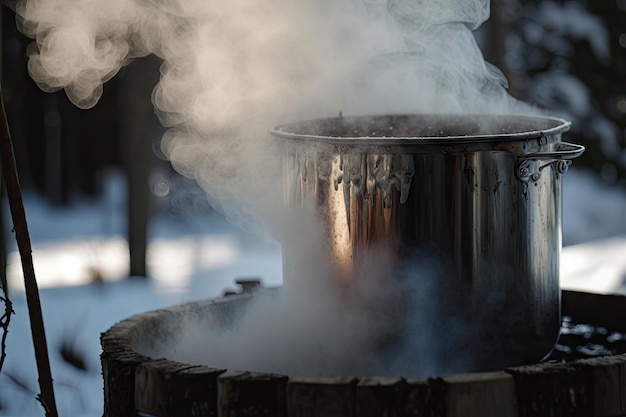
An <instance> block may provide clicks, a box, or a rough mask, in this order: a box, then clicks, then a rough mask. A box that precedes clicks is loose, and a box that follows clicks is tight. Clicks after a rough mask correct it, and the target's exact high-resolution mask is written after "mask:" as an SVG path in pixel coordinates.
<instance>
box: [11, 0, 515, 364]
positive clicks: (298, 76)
mask: <svg viewBox="0 0 626 417" xmlns="http://www.w3.org/2000/svg"><path fill="white" fill-rule="evenodd" d="M17 11H18V26H19V27H20V29H21V30H22V31H23V32H24V33H25V34H26V35H27V36H29V37H32V38H33V39H35V42H34V43H33V44H32V45H31V48H30V49H29V57H30V60H29V64H28V69H29V72H30V74H31V76H32V78H33V79H34V80H35V82H37V84H38V85H39V86H40V87H41V88H42V89H43V90H45V91H56V90H59V89H65V91H66V93H67V95H68V97H69V98H70V100H71V101H72V102H73V103H74V104H75V105H76V106H78V107H81V108H89V107H92V106H94V105H95V104H96V103H97V101H98V99H99V98H100V96H101V94H102V90H103V83H105V82H106V81H108V80H109V79H111V78H112V77H113V76H114V75H115V74H116V73H117V72H118V71H119V69H120V68H121V67H123V66H124V65H126V64H128V63H129V62H130V61H131V60H133V59H135V58H139V57H142V56H145V55H148V54H154V55H157V56H159V57H160V58H162V59H163V60H164V63H163V65H162V67H161V80H160V83H159V84H158V85H157V87H156V88H155V90H154V92H153V96H152V100H153V103H154V106H155V111H156V112H157V113H158V115H159V117H160V120H161V122H162V123H163V124H164V125H165V126H166V127H169V128H170V130H169V131H168V132H167V133H166V135H165V136H164V138H163V140H162V148H163V150H164V152H165V154H166V155H167V156H168V157H169V159H170V160H171V162H172V164H173V166H174V168H175V169H176V170H178V171H179V172H180V173H182V174H184V175H185V176H187V177H190V178H193V179H195V180H197V181H198V183H199V184H200V185H201V186H202V187H203V188H204V189H205V191H206V192H207V196H208V198H209V200H210V202H211V204H212V205H213V206H215V207H216V208H218V209H219V210H221V211H223V212H224V213H225V214H226V215H227V217H229V218H230V219H231V220H232V221H233V222H235V223H237V224H239V225H240V226H242V227H244V228H248V229H260V228H268V229H269V230H270V231H271V233H272V234H273V235H274V236H275V237H277V239H278V240H279V241H281V242H282V243H283V244H293V245H302V246H305V247H303V248H302V251H301V253H302V259H297V260H293V262H294V263H295V264H296V265H298V267H299V269H300V270H301V271H302V273H301V275H302V276H301V280H302V281H303V282H304V283H305V284H304V286H305V287H306V290H305V291H302V292H303V293H304V294H306V297H305V299H306V300H308V301H307V302H306V303H299V302H297V301H291V302H288V303H285V305H283V307H284V311H282V313H281V314H273V313H267V309H266V310H262V311H265V313H266V314H264V315H261V316H259V317H265V318H267V319H268V320H270V319H273V320H274V322H273V323H272V324H271V326H272V327H273V328H275V329H280V328H283V329H285V334H286V335H284V336H282V337H278V336H276V335H275V339H276V340H279V341H280V342H281V343H283V345H282V346H289V345H290V343H292V342H293V340H295V339H296V338H297V337H299V336H298V334H294V335H292V336H290V335H289V334H290V332H293V333H297V328H299V329H300V330H302V331H303V332H304V333H307V332H309V331H310V329H312V328H315V327H316V326H317V327H318V328H320V329H328V328H329V327H328V326H326V324H329V323H332V322H333V320H332V319H331V317H341V316H342V314H344V317H345V314H346V312H347V310H346V309H347V307H346V306H342V305H341V302H338V301H337V299H336V297H333V296H331V294H332V291H329V290H328V288H330V287H329V286H328V285H329V284H328V281H330V279H328V276H327V275H328V273H325V271H324V268H323V267H322V266H320V265H323V262H321V263H320V262H319V261H320V260H323V256H322V255H321V254H316V251H317V252H318V251H319V249H318V248H319V247H320V246H321V245H318V243H319V240H317V239H316V238H315V236H316V235H319V232H318V231H319V230H320V226H319V225H317V224H315V223H314V222H313V221H312V220H310V218H313V217H314V216H309V217H310V218H309V219H308V220H307V219H303V218H301V217H300V216H299V215H296V214H294V213H289V212H287V211H286V209H285V208H284V207H282V206H281V204H280V203H281V201H282V198H281V196H280V192H281V160H280V152H277V148H276V147H277V144H276V143H274V142H272V140H271V138H269V137H268V134H267V131H268V129H269V128H270V127H272V126H274V125H277V124H279V123H286V122H291V121H297V120H302V119H307V118H314V117H325V116H336V115H337V114H338V113H339V112H342V113H343V114H344V115H350V114H355V115H357V114H376V113H393V112H403V113H419V112H426V113H438V112H468V111H471V112H491V113H494V112H503V111H506V112H515V111H517V110H519V109H520V108H521V107H520V104H519V103H517V102H516V101H515V100H513V99H512V98H510V97H509V96H508V95H507V93H506V89H505V86H506V81H505V80H504V77H503V76H502V74H501V73H500V72H499V70H497V69H496V68H494V67H492V66H491V65H489V64H488V63H486V62H485V61H484V60H483V57H482V54H481V52H480V49H479V48H478V46H477V44H476V41H475V39H474V36H473V34H472V30H474V29H476V28H477V27H479V26H480V25H481V23H483V22H484V21H485V20H486V19H487V18H488V16H489V0H413V1H411V0H273V1H266V0H229V1H217V0H178V1H176V0H80V1H76V0H22V1H20V3H19V4H18V7H17ZM305 217H306V216H305ZM259 218H260V219H262V220H263V222H259V221H258V220H257V219H259ZM259 225H263V226H262V227H260V226H259ZM300 236H307V237H308V238H309V239H308V240H307V242H305V243H303V242H302V239H298V237H300ZM316 285H317V286H318V287H319V288H316V289H315V292H314V294H313V295H311V289H312V288H315V286H316ZM373 287H375V288H376V291H375V292H374V293H376V294H379V293H380V286H379V285H378V284H376V285H374V286H373ZM365 292H367V291H365ZM316 295H317V297H316ZM364 299H367V297H365V298H364ZM294 300H297V298H294ZM312 300H315V301H312ZM303 305H304V306H306V307H307V308H305V309H304V310H299V311H301V312H300V313H298V314H291V313H290V311H295V310H297V309H298V307H302V306H303ZM357 310H358V309H357ZM329 311H330V312H333V314H332V315H328V314H327V313H328V312H329ZM422 313H426V311H423V312H422ZM291 316H296V317H300V318H302V320H300V321H298V320H296V321H295V322H292V323H288V320H289V318H290V317H291ZM350 317H352V318H346V322H345V323H344V324H345V325H346V327H349V328H353V329H357V330H355V332H359V331H365V326H364V323H363V322H362V320H361V319H356V318H354V316H353V315H352V316H350ZM315 318H319V321H318V322H316V319H315ZM252 323H253V324H252V325H251V327H250V329H252V328H256V326H259V327H260V326H262V323H259V322H258V321H256V322H254V321H253V322H252ZM322 323H326V324H322ZM369 325H371V322H370V323H369ZM302 331H301V332H300V333H299V335H302V334H303V332H302ZM253 333H254V332H252V333H248V336H245V335H244V336H242V337H252V336H250V334H253ZM322 333H323V332H322ZM315 334H317V333H315ZM352 334H353V333H352ZM259 336H260V337H261V338H266V337H267V334H265V335H260V334H259ZM319 336H320V337H321V336H323V335H319ZM346 339H350V338H346ZM307 340H308V342H309V343H308V345H307V346H315V344H314V343H313V341H311V340H310V339H307ZM351 340H353V341H354V340H361V339H360V337H356V336H355V337H354V338H352V339H351ZM344 342H346V344H348V345H352V344H354V343H352V342H351V341H350V340H344ZM251 343H252V342H251V341H250V340H247V343H246V345H247V346H250V344H251ZM258 345H259V346H260V347H262V346H263V344H262V343H261V344H258ZM265 347H266V349H265V350H263V351H264V352H265V353H266V354H267V355H271V356H272V357H273V358H274V359H277V358H281V357H284V355H286V353H285V351H284V349H282V350H281V349H280V348H279V347H278V346H277V345H276V343H274V344H272V345H266V346H265ZM413 347H414V348H415V349H418V348H417V347H415V346H413ZM345 348H346V345H345V344H342V343H338V344H336V346H335V347H334V349H336V350H335V352H336V353H338V355H335V357H345V355H341V354H339V353H340V352H345V351H346V350H345ZM226 350H228V349H226ZM259 350H261V348H259ZM313 350H314V349H313ZM326 353H327V354H328V355H327V357H333V355H331V354H330V353H329V352H326ZM292 354H293V355H298V353H297V352H293V351H292ZM308 356H314V352H311V351H308V352H302V354H301V355H300V357H301V358H302V357H304V358H306V357H308ZM304 358H302V359H304ZM270 362H271V361H270ZM217 366H220V365H219V364H218V365H217ZM251 368H252V366H251Z"/></svg>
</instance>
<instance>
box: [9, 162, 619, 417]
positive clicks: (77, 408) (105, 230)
mask: <svg viewBox="0 0 626 417" xmlns="http://www.w3.org/2000/svg"><path fill="white" fill-rule="evenodd" d="M119 182H120V178H119V177H118V176H115V175H114V176H112V177H111V181H110V183H109V187H110V189H107V191H106V192H105V193H104V197H103V198H102V201H100V202H98V203H93V202H92V203H89V202H86V201H80V202H77V203H76V204H75V205H73V207H72V208H71V209H70V210H59V209H55V208H52V207H50V206H49V205H47V204H46V203H45V202H44V201H42V200H41V199H39V198H37V197H36V196H32V195H26V196H25V205H26V210H27V216H28V220H29V227H30V232H31V237H32V240H33V258H34V263H35V269H36V272H37V278H38V282H39V286H40V289H41V302H42V309H43V311H44V316H45V325H46V333H47V337H48V345H49V350H50V359H51V367H52V373H53V377H54V380H55V391H56V397H57V403H58V404H57V405H58V409H59V413H60V415H61V416H72V417H74V416H76V417H80V416H100V415H102V410H103V392H102V376H101V373H100V361H99V355H100V343H99V337H100V333H101V332H104V331H106V330H107V329H108V328H110V327H111V326H112V325H113V324H115V323H116V322H117V321H119V320H122V319H125V318H127V317H129V316H131V315H133V314H136V313H141V312H144V311H149V310H153V309H156V308H160V307H165V306H171V305H174V304H178V303H182V302H186V301H190V300H195V299H203V298H210V297H216V296H219V295H221V294H222V292H223V291H224V289H226V288H229V287H230V288H233V281H234V279H235V278H239V277H250V276H257V277H261V278H263V280H264V283H265V284H266V285H268V286H274V285H279V284H280V282H281V281H280V280H281V260H280V248H279V247H278V246H277V245H272V244H269V243H267V242H259V241H256V240H254V239H253V238H252V237H251V236H250V235H247V234H245V233H242V232H239V231H237V230H236V229H235V228H233V227H232V226H230V225H228V224H227V223H225V222H224V221H223V220H221V219H220V218H217V217H215V218H212V219H208V218H200V217H197V218H189V219H184V220H182V219H173V218H171V217H167V216H166V215H159V216H157V217H156V218H155V219H154V220H153V222H152V223H151V229H150V230H151V237H150V243H149V247H148V270H149V273H150V274H151V275H152V276H153V279H152V280H142V279H132V280H126V279H122V278H123V277H125V276H126V274H127V272H128V269H127V268H128V267H127V263H128V254H127V253H126V252H127V245H126V243H125V241H124V235H123V231H124V221H123V218H122V213H123V209H124V202H123V201H121V199H120V198H119V195H120V194H122V195H123V193H120V190H121V188H120V187H121V184H120V183H119ZM563 207H564V213H563V235H564V242H565V243H566V244H573V243H576V244H574V245H571V246H566V247H565V248H564V250H563V256H562V267H561V269H562V285H563V287H566V288H572V289H578V290H584V291H596V292H623V293H626V286H625V285H624V281H625V280H626V257H625V256H624V254H625V253H626V194H625V193H624V191H623V190H618V189H614V188H611V187H608V186H605V185H603V184H601V183H600V182H599V180H597V179H596V178H595V177H593V176H591V175H590V174H587V173H585V172H583V171H576V170H573V169H572V170H570V172H569V173H568V174H567V176H566V177H565V180H564V195H563ZM96 273H99V274H100V275H102V277H103V278H104V279H105V282H104V283H102V284H91V283H90V282H91V281H92V278H93V277H94V276H95V274H96ZM8 275H9V280H10V283H11V289H12V293H11V298H12V300H13V303H14V308H15V312H16V313H15V315H14V316H13V320H12V322H11V327H10V333H9V337H8V346H7V360H6V362H5V365H4V369H3V371H2V374H0V416H25V417H28V416H42V415H44V413H43V410H42V408H41V406H40V405H39V403H38V402H37V400H36V399H35V397H36V393H37V392H39V388H38V386H37V372H36V365H35V360H34V353H33V348H32V341H31V338H30V333H29V332H30V330H29V329H30V327H29V321H28V314H27V311H26V302H25V298H24V294H23V292H22V286H23V284H22V283H21V282H22V281H21V280H22V276H21V271H20V265H19V258H18V256H17V254H16V253H11V255H10V265H9V268H8ZM63 344H65V345H66V346H71V347H72V348H73V349H75V351H76V353H77V354H78V356H79V357H83V358H84V360H85V364H84V367H85V370H80V369H77V368H76V367H73V366H70V365H69V364H68V363H67V362H66V361H64V360H63V359H62V357H61V354H60V350H61V349H60V347H61V346H62V345H63Z"/></svg>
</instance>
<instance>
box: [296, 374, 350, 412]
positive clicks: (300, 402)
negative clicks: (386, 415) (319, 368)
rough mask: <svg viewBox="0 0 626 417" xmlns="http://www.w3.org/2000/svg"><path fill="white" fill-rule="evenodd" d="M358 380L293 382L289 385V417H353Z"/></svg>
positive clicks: (311, 379)
mask: <svg viewBox="0 0 626 417" xmlns="http://www.w3.org/2000/svg"><path fill="white" fill-rule="evenodd" d="M356 382H357V380H356V379H354V378H294V379H291V380H289V383H288V384H287V415H289V416H290V417H323V416H325V417H340V416H341V417H352V416H354V415H355V413H354V395H355V385H356Z"/></svg>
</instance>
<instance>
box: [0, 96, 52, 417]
mask: <svg viewBox="0 0 626 417" xmlns="http://www.w3.org/2000/svg"><path fill="white" fill-rule="evenodd" d="M0 158H1V161H2V173H3V176H4V182H5V184H6V187H7V196H8V199H9V207H10V208H11V217H12V218H13V228H14V230H15V238H16V239H17V247H18V249H19V252H20V258H21V259H22V271H24V287H25V289H26V303H27V304H28V315H29V317H30V330H31V333H32V336H33V345H34V347H35V360H36V361H37V371H38V372H39V388H40V389H41V395H40V396H39V400H40V401H41V403H42V405H43V407H44V409H45V412H46V417H57V416H58V413H57V406H56V401H55V399H54V388H53V386H52V373H51V372H50V360H49V358H48V344H47V343H46V333H45V329H44V326H43V315H42V313H41V302H40V300H39V289H38V288H37V280H36V279H35V268H34V267H33V257H32V249H31V245H30V237H29V234H28V226H27V225H26V213H25V212H24V203H23V201H22V192H21V190H20V182H19V179H18V176H17V167H16V164H15V154H14V153H13V142H12V141H11V135H10V133H9V125H8V123H7V119H6V114H5V112H4V100H3V99H2V90H1V89H0Z"/></svg>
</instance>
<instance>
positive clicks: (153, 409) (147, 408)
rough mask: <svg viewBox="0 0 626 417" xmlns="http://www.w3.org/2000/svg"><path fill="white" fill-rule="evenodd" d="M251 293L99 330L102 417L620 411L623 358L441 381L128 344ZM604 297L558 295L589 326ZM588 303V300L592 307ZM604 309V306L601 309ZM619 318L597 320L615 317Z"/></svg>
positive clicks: (614, 301)
mask: <svg viewBox="0 0 626 417" xmlns="http://www.w3.org/2000/svg"><path fill="white" fill-rule="evenodd" d="M260 291H265V290H260ZM252 296H253V295H251V294H245V295H234V296H232V297H227V298H219V299H216V300H206V301H199V302H195V303H189V304H185V305H183V306H177V307H172V308H170V309H166V310H157V311H153V312H148V313H144V314H141V315H138V316H134V317H131V318H129V319H127V320H124V321H123V322H120V323H118V324H116V325H115V326H113V327H112V328H111V329H110V330H109V331H107V332H106V333H105V334H103V335H102V337H101V342H102V348H103V353H102V370H103V377H104V396H105V414H104V415H105V417H128V416H137V415H144V416H146V415H149V416H157V417H166V416H192V417H205V416H210V417H214V416H223V417H237V416H272V417H285V416H287V417H318V416H323V417H335V416H342V417H370V416H388V417H409V416H441V417H464V416H468V417H474V416H480V417H490V416H494V417H495V416H497V417H543V416H564V417H565V416H568V417H569V416H572V417H577V416H581V417H582V416H589V417H592V416H593V417H616V416H623V415H626V390H625V389H624V387H626V355H615V356H605V357H598V358H594V359H584V360H577V361H573V362H568V363H558V364H557V363H542V364H535V365H530V366H522V367H515V368H507V369H504V370H502V371H497V372H486V373H469V374H458V375H450V376H446V377H444V378H439V377H436V378H414V379H403V378H377V377H367V378H360V379H357V378H352V377H346V378H288V377H287V376H283V375H274V374H263V373H253V372H235V371H223V370H219V369H212V368H207V367H204V366H193V365H189V364H182V363H177V362H173V361H169V360H165V359H153V358H149V357H147V356H145V355H142V354H140V353H138V352H136V351H135V350H134V347H135V346H137V345H136V343H137V341H138V340H143V339H149V340H152V339H151V338H158V337H164V338H168V339H172V338H175V337H176V335H175V334H174V333H172V326H171V325H170V326H165V325H163V324H162V323H163V322H165V321H168V320H169V321H170V322H173V323H182V322H183V320H182V318H183V317H189V316H193V317H194V318H198V317H202V316H203V315H217V316H219V317H220V318H223V319H224V320H226V322H227V323H229V325H232V324H233V323H235V322H236V320H237V319H238V317H240V313H241V311H243V309H244V307H245V305H247V302H248V301H247V300H249V299H250V298H251V297H252ZM611 297H612V296H611ZM611 297H609V298H606V296H597V295H592V294H589V296H588V297H587V295H586V294H580V293H571V292H564V293H563V298H564V306H565V307H567V309H566V310H564V312H563V314H564V315H568V314H570V312H571V313H572V315H573V316H575V317H576V319H577V320H579V321H580V322H587V323H594V324H595V322H594V321H590V320H589V317H590V316H589V314H591V317H596V316H598V314H599V313H598V311H599V310H598V309H600V310H602V309H603V308H604V307H601V306H598V303H600V304H604V305H608V306H611V308H612V309H617V310H616V311H622V310H620V309H621V308H623V307H624V306H626V297H618V298H611ZM609 300H610V301H609ZM581 306H582V307H581ZM589 306H594V307H593V308H591V310H589V309H588V308H589ZM611 311H613V310H611ZM606 315H610V312H609V311H605V314H604V316H606ZM621 317H624V316H621ZM621 317H620V318H612V317H609V318H607V317H604V318H602V317H596V318H598V319H600V320H604V321H608V322H611V323H612V322H619V321H620V320H621ZM174 327H175V326H174ZM155 340H156V339H155Z"/></svg>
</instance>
